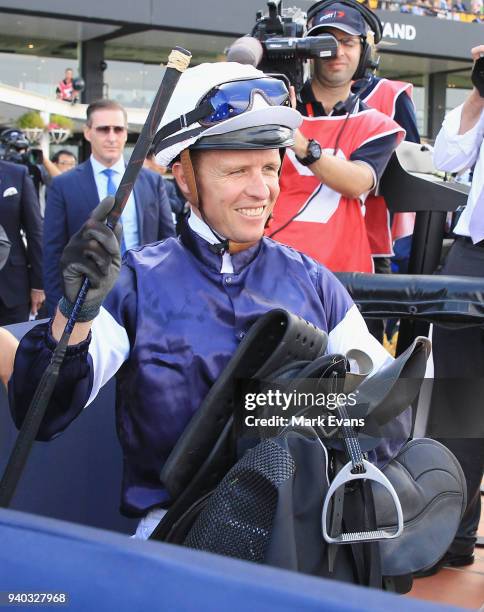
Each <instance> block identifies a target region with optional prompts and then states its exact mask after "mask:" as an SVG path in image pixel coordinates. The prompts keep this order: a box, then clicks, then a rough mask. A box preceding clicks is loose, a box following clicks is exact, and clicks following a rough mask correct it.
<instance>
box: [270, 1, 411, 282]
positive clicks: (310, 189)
mask: <svg viewBox="0 0 484 612" xmlns="http://www.w3.org/2000/svg"><path fill="white" fill-rule="evenodd" d="M308 18H309V19H308V33H307V35H308V36H314V35H320V34H331V35H333V36H334V37H335V38H336V40H337V41H338V50H337V55H336V57H333V58H330V59H315V60H313V68H314V77H313V78H312V79H311V80H309V81H307V82H306V83H305V85H304V86H303V88H302V90H301V92H300V96H299V99H298V103H297V108H298V110H299V111H300V112H301V114H303V115H304V116H305V117H307V119H305V120H304V123H303V125H302V127H301V129H300V130H299V131H298V132H297V135H296V142H295V145H294V147H293V151H288V154H287V156H286V159H285V160H284V165H283V171H282V176H281V195H280V196H279V199H278V201H277V205H276V207H275V210H274V220H273V223H272V224H271V226H270V229H269V232H268V234H269V236H273V237H274V238H276V239H277V240H279V241H281V242H283V243H285V244H288V245H290V246H293V247H295V248H296V249H298V250H301V251H303V252H305V253H307V254H309V255H310V256H312V257H314V258H315V259H317V260H318V261H320V262H322V263H324V264H325V265H326V266H327V267H329V268H330V269H331V270H334V271H350V272H372V271H373V262H372V256H371V248H370V245H369V241H368V235H367V231H366V227H365V220H364V209H363V205H364V202H365V198H366V196H367V195H368V193H369V192H370V191H371V190H374V189H375V188H376V187H377V185H378V181H379V179H380V177H381V175H382V173H383V170H384V169H385V166H386V164H387V162H388V160H389V158H390V156H391V154H392V152H393V150H394V149H395V148H396V146H397V145H398V144H399V142H400V141H401V140H402V139H403V136H404V130H402V129H401V128H400V127H399V126H398V125H397V124H396V123H395V122H394V121H393V120H391V119H390V118H389V117H387V116H385V115H384V114H383V113H380V112H379V111H377V110H375V109H370V108H367V107H366V106H365V105H364V104H363V103H362V102H361V101H360V99H359V96H358V95H355V94H352V93H351V86H352V82H353V80H356V79H359V78H364V77H365V75H366V73H367V71H368V69H369V68H370V67H371V57H370V49H371V44H372V37H371V31H370V27H377V24H376V21H377V20H376V18H375V16H374V15H373V13H371V11H369V10H368V9H366V8H365V7H361V6H360V5H359V4H358V3H357V2H353V1H352V0H345V2H341V3H340V2H318V3H317V4H316V5H313V7H311V8H310V9H309V11H308Z"/></svg>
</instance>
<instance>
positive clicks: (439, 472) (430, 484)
mask: <svg viewBox="0 0 484 612" xmlns="http://www.w3.org/2000/svg"><path fill="white" fill-rule="evenodd" d="M382 471H383V473H384V474H385V476H386V477H387V478H388V480H389V481H390V482H391V483H392V485H393V487H394V489H395V491H396V493H397V495H398V497H399V499H400V502H401V504H402V509H403V520H404V529H403V533H402V535H401V536H400V537H398V538H396V539H394V540H386V541H385V542H380V544H379V546H380V555H381V562H382V572H383V574H384V575H386V576H399V575H402V574H407V573H412V572H416V571H419V570H424V569H427V568H428V567H431V566H432V565H434V564H435V563H436V562H437V561H438V560H439V559H440V558H441V557H443V555H444V554H445V552H446V551H447V549H448V547H449V546H450V544H451V542H452V540H453V539H454V536H455V534H456V532H457V528H458V526H459V523H460V520H461V517H462V515H463V513H464V510H465V507H466V496H467V493H466V491H467V489H466V482H465V477H464V474H463V472H462V468H461V466H460V465H459V462H458V461H457V459H456V458H455V457H454V455H453V454H452V453H451V452H450V451H449V450H448V449H447V448H446V447H445V446H443V445H442V444H440V443H439V442H437V441H435V440H430V439H426V438H420V439H415V440H411V441H410V442H408V443H407V444H406V445H405V446H404V447H403V448H402V449H401V451H400V452H399V454H398V455H397V456H396V457H395V459H394V460H393V461H391V462H390V463H389V464H388V465H387V466H385V468H383V470H382ZM373 496H374V500H375V511H376V518H377V525H378V528H380V529H381V528H387V529H388V528H391V527H392V525H394V514H393V513H392V511H391V499H390V498H389V496H388V493H387V492H386V491H385V490H384V489H382V487H374V489H373Z"/></svg>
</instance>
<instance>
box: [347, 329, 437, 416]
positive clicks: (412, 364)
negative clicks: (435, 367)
mask: <svg viewBox="0 0 484 612" xmlns="http://www.w3.org/2000/svg"><path fill="white" fill-rule="evenodd" d="M429 355H430V340H429V339H428V338H424V337H418V338H416V339H415V340H414V341H413V343H412V345H411V346H409V348H408V349H407V350H406V351H405V352H404V353H402V354H401V355H400V356H399V357H397V358H396V359H394V360H391V361H388V362H387V363H386V364H385V365H383V366H382V367H381V368H380V369H379V370H378V371H377V372H375V374H373V375H372V376H370V377H368V378H366V379H365V380H364V381H363V382H362V383H361V385H360V386H359V387H358V403H357V405H356V406H355V412H361V406H362V405H363V406H365V405H366V406H367V409H366V416H369V415H371V416H372V419H373V420H374V421H375V422H376V423H377V424H378V425H384V424H386V423H388V422H389V421H391V420H392V419H394V418H395V417H397V416H398V415H399V414H401V413H402V412H403V411H404V410H406V409H407V408H408V407H409V406H410V404H411V403H412V402H413V401H414V399H415V398H416V397H417V395H418V392H419V390H420V387H421V384H422V380H423V378H424V375H425V368H426V364H427V359H428V357H429ZM351 412H352V411H351Z"/></svg>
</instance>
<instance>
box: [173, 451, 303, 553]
mask: <svg viewBox="0 0 484 612" xmlns="http://www.w3.org/2000/svg"><path fill="white" fill-rule="evenodd" d="M295 469H296V464H295V462H294V460H293V459H292V457H291V456H290V455H289V453H287V452H286V451H285V450H284V449H282V448H281V447H280V446H279V445H278V444H276V443H275V442H273V441H272V440H264V441H262V442H261V443H260V444H258V445H257V446H256V447H255V448H252V449H250V450H249V451H247V452H246V454H245V455H244V457H243V458H242V459H241V460H240V461H239V462H238V463H237V464H236V465H235V466H234V467H233V468H232V469H231V470H230V471H229V472H228V473H227V475H226V476H225V478H224V479H223V480H222V481H221V483H220V484H219V486H218V487H217V488H216V490H215V491H214V493H213V495H212V496H211V497H210V499H209V501H208V503H207V505H206V506H205V508H204V509H203V511H202V512H201V513H200V515H199V516H198V518H197V519H196V521H195V523H194V525H193V527H192V529H191V530H190V532H189V534H188V536H187V538H186V540H185V542H184V544H185V546H189V547H190V548H196V549H198V550H206V551H209V552H214V553H217V554H219V555H226V556H229V557H236V558H238V559H244V560H246V561H255V562H258V563H262V562H263V561H264V556H265V552H266V549H267V546H268V544H269V542H270V538H271V531H272V524H273V520H274V516H275V512H276V507H277V498H278V492H277V489H278V487H279V486H280V485H281V484H282V483H283V482H284V481H286V480H287V479H288V478H291V477H292V476H293V474H294V472H295Z"/></svg>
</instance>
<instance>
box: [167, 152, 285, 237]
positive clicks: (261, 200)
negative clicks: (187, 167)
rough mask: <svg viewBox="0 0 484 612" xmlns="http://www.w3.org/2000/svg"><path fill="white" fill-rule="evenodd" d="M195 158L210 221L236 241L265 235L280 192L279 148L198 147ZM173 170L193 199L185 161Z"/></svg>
mask: <svg viewBox="0 0 484 612" xmlns="http://www.w3.org/2000/svg"><path fill="white" fill-rule="evenodd" d="M192 158H193V165H194V169H195V175H196V177H197V186H198V191H199V198H200V202H201V206H202V210H203V214H204V217H205V220H206V221H207V222H208V224H209V225H210V226H211V227H212V228H213V229H214V230H215V231H216V232H218V233H219V234H220V235H221V236H223V237H224V238H228V239H230V240H232V241H234V242H241V243H244V242H255V241H257V240H259V239H260V238H262V236H263V234H264V227H265V224H266V221H267V219H268V217H269V215H270V213H271V212H272V209H273V208H274V204H275V201H276V199H277V196H278V195H279V168H280V165H281V158H280V155H279V150H278V149H263V150H254V151H241V150H237V151H231V150H229V151H220V150H216V151H199V152H198V151H197V152H195V155H192ZM173 174H174V175H175V178H176V179H177V180H178V184H179V185H180V188H181V189H182V191H183V192H184V193H185V195H186V196H187V199H189V193H188V190H187V186H186V182H185V177H184V173H183V169H182V167H181V164H179V163H176V164H174V165H173ZM194 212H195V214H198V215H199V216H200V213H199V211H198V210H196V209H194Z"/></svg>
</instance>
